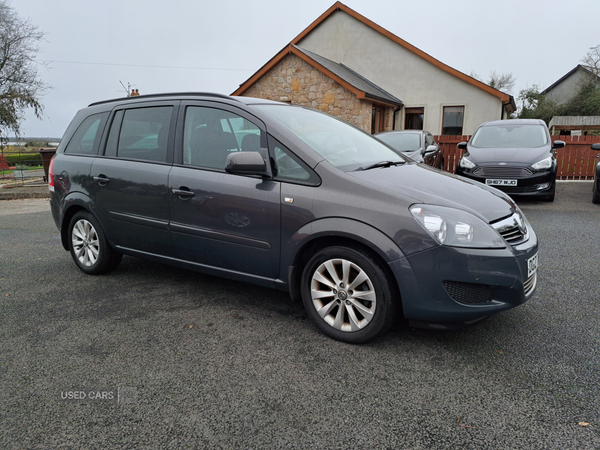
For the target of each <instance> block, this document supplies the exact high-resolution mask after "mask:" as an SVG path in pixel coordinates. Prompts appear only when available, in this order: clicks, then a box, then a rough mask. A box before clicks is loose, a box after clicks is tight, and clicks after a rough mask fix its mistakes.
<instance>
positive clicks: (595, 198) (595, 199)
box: [592, 179, 600, 203]
mask: <svg viewBox="0 0 600 450" xmlns="http://www.w3.org/2000/svg"><path fill="white" fill-rule="evenodd" d="M593 189H594V191H593V193H592V203H600V194H599V193H598V179H596V181H594V188H593Z"/></svg>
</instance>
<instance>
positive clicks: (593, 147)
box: [592, 143, 600, 150]
mask: <svg viewBox="0 0 600 450" xmlns="http://www.w3.org/2000/svg"><path fill="white" fill-rule="evenodd" d="M592 150H600V143H596V144H592Z"/></svg>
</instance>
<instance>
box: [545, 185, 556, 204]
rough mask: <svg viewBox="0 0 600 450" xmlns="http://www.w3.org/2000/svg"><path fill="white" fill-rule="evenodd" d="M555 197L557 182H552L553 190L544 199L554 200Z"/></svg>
mask: <svg viewBox="0 0 600 450" xmlns="http://www.w3.org/2000/svg"><path fill="white" fill-rule="evenodd" d="M554 197H556V182H553V183H552V192H550V194H548V195H547V196H546V197H544V199H545V200H546V201H547V202H553V201H554Z"/></svg>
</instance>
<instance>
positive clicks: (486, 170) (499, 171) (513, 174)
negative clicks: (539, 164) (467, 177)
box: [473, 166, 533, 178]
mask: <svg viewBox="0 0 600 450" xmlns="http://www.w3.org/2000/svg"><path fill="white" fill-rule="evenodd" d="M532 173H533V172H532V171H531V170H529V169H527V168H526V167H507V166H493V167H492V166H487V167H486V166H480V167H478V168H477V169H475V170H474V171H473V174H475V175H477V176H478V177H493V178H524V177H528V176H530V175H531V174H532Z"/></svg>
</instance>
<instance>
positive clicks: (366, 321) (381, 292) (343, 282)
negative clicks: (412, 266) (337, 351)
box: [302, 247, 396, 344]
mask: <svg viewBox="0 0 600 450" xmlns="http://www.w3.org/2000/svg"><path fill="white" fill-rule="evenodd" d="M394 291H395V290H394V289H392V285H391V284H390V281H389V279H388V276H387V275H386V272H385V270H384V269H383V268H382V267H381V266H380V264H379V263H378V262H377V261H376V260H375V259H374V258H373V257H372V256H371V255H369V254H368V253H367V252H364V251H362V250H356V249H353V248H349V247H328V248H325V249H323V250H321V251H319V252H318V253H317V254H315V255H314V256H313V257H312V258H311V260H310V261H309V262H308V264H307V265H306V266H305V268H304V271H303V273H302V302H303V303H304V307H305V308H306V311H307V313H308V315H309V316H310V318H311V319H312V320H313V321H314V322H315V323H316V324H317V326H318V327H319V328H320V329H321V331H323V332H324V333H325V334H327V335H328V336H330V337H332V338H334V339H337V340H340V341H344V342H349V343H353V344H360V343H363V342H366V341H368V340H370V339H373V338H374V337H375V336H377V335H379V334H380V333H383V332H384V331H386V330H387V329H388V328H389V327H390V326H391V325H392V323H393V321H394V319H395V318H396V317H395V315H396V314H395V311H396V308H395V307H394V301H393V300H394V299H393V295H392V292H394Z"/></svg>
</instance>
